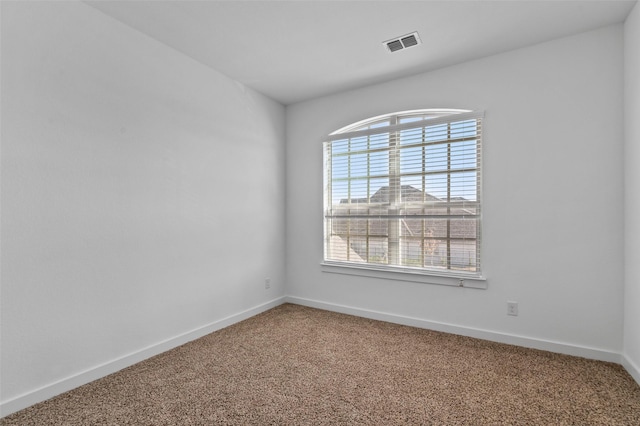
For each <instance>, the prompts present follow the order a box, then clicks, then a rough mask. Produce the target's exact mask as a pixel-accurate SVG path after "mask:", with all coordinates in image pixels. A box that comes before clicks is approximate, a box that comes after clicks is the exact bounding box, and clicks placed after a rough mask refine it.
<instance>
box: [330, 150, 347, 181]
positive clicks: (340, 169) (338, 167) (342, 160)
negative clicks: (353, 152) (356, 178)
mask: <svg viewBox="0 0 640 426" xmlns="http://www.w3.org/2000/svg"><path fill="white" fill-rule="evenodd" d="M348 172H349V157H347V156H336V155H334V156H333V157H332V158H331V173H332V174H333V178H334V179H335V178H341V177H347V174H348Z"/></svg>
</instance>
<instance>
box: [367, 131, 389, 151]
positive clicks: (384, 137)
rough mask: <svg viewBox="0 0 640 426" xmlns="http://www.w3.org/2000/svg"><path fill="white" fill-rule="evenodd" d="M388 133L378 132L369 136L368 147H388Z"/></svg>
mask: <svg viewBox="0 0 640 426" xmlns="http://www.w3.org/2000/svg"><path fill="white" fill-rule="evenodd" d="M388 148H389V133H380V134H376V135H371V136H369V149H388Z"/></svg>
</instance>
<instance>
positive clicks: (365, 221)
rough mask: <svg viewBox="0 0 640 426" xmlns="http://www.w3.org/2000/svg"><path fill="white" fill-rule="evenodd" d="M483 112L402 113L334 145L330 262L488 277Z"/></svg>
mask: <svg viewBox="0 0 640 426" xmlns="http://www.w3.org/2000/svg"><path fill="white" fill-rule="evenodd" d="M482 117H483V113H477V112H469V111H461V110H420V111H409V112H404V113H394V114H389V115H385V116H380V117H375V118H372V119H370V120H365V121H363V122H359V123H355V124H354V125H351V126H348V127H346V128H343V129H341V130H339V131H337V132H334V133H333V134H331V135H330V136H329V137H328V140H327V141H326V142H325V143H324V171H325V174H324V261H325V263H327V264H332V265H338V266H339V265H345V266H348V265H357V266H360V267H367V268H371V269H382V270H393V271H406V272H413V273H435V274H440V275H445V276H446V275H453V276H456V277H457V276H460V277H465V276H466V277H480V276H481V250H480V246H481V244H480V241H481V217H482V215H481V189H482V188H481V187H482V185H481V177H482V168H481V162H482V150H481V148H482V142H481V141H482Z"/></svg>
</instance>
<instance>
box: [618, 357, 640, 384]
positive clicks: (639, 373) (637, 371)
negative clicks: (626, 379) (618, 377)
mask: <svg viewBox="0 0 640 426" xmlns="http://www.w3.org/2000/svg"><path fill="white" fill-rule="evenodd" d="M622 366H623V367H624V368H625V370H627V372H628V373H629V374H630V375H631V377H633V379H634V380H635V381H636V383H638V384H639V385H640V367H639V366H638V365H636V364H635V363H634V362H633V361H631V360H630V359H629V357H628V356H626V355H625V354H622Z"/></svg>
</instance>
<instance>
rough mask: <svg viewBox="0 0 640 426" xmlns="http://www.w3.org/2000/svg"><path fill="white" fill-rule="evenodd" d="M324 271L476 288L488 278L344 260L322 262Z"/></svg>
mask: <svg viewBox="0 0 640 426" xmlns="http://www.w3.org/2000/svg"><path fill="white" fill-rule="evenodd" d="M320 265H321V266H322V272H326V273H331V274H342V275H356V276H360V277H369V278H378V279H386V280H393V281H408V282H414V283H422V284H435V285H446V286H451V287H462V288H476V289H482V290H485V289H486V288H487V279H486V278H484V277H482V276H477V275H472V274H465V273H455V272H453V273H447V272H442V273H438V272H436V271H419V270H411V269H397V270H391V269H387V268H384V267H381V268H376V267H375V266H370V265H359V264H357V263H344V262H327V261H325V262H322V263H321V264H320Z"/></svg>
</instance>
